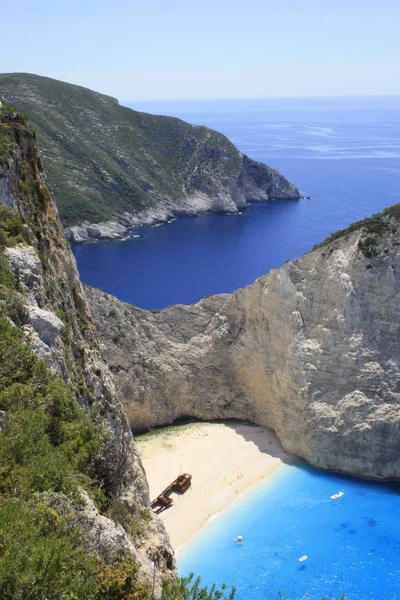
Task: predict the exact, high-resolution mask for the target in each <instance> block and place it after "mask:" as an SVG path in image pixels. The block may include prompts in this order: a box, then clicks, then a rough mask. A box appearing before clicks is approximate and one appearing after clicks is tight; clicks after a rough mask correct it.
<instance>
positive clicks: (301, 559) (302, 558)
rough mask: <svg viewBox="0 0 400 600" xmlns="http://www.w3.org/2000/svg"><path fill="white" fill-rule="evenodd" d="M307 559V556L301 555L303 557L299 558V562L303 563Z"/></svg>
mask: <svg viewBox="0 0 400 600" xmlns="http://www.w3.org/2000/svg"><path fill="white" fill-rule="evenodd" d="M307 558H308V556H307V554H303V556H300V558H299V562H304V561H305V560H307Z"/></svg>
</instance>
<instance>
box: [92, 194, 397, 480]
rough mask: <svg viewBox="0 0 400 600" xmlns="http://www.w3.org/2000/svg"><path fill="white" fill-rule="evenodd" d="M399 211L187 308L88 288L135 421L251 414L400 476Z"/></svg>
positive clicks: (330, 461)
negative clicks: (150, 305) (159, 306)
mask: <svg viewBox="0 0 400 600" xmlns="http://www.w3.org/2000/svg"><path fill="white" fill-rule="evenodd" d="M399 216H400V210H399V207H398V206H396V207H393V208H392V209H390V210H388V211H386V213H385V214H383V215H379V216H375V217H374V218H372V219H370V220H367V221H365V222H362V223H359V224H356V225H355V226H352V227H350V228H349V230H348V231H347V232H346V231H344V232H340V234H338V235H337V236H334V238H337V239H332V240H330V241H329V240H328V242H327V243H326V244H323V245H321V247H319V248H317V249H315V250H314V251H313V252H311V253H309V254H306V255H304V256H303V257H301V258H299V259H298V260H295V261H293V262H288V263H286V264H285V265H284V266H283V267H281V268H280V269H274V270H272V271H271V272H270V273H269V274H268V275H265V276H263V277H260V278H259V279H257V280H256V281H255V282H254V283H253V284H252V285H250V286H248V287H246V288H244V289H241V290H238V291H236V292H235V293H233V294H229V295H226V294H224V295H219V296H212V297H208V298H205V299H203V300H201V301H200V302H199V303H197V304H194V305H192V306H183V305H178V306H173V307H170V308H167V309H165V310H162V311H160V312H148V311H144V310H139V309H137V308H135V307H133V306H131V305H128V304H125V303H123V302H120V301H119V300H117V299H115V298H113V297H110V296H108V295H107V294H104V293H102V292H101V291H99V290H94V289H88V290H87V297H88V299H89V303H90V306H91V310H92V314H93V315H94V320H95V324H96V326H97V328H98V331H99V332H100V338H101V341H102V355H103V358H104V359H105V360H106V362H107V363H108V365H109V366H110V369H111V371H112V372H113V374H114V376H115V381H116V386H117V389H118V392H119V395H120V397H121V399H122V401H123V403H124V405H125V409H126V411H127V414H128V418H129V421H130V425H131V427H132V428H133V429H134V430H140V429H145V428H148V427H153V426H158V425H165V424H167V423H172V422H173V421H174V420H176V419H178V418H180V417H185V416H191V417H196V418H199V419H204V420H214V419H226V418H236V419H247V420H250V421H252V422H254V423H257V424H259V425H264V426H267V427H270V428H271V429H273V430H274V431H275V432H276V434H277V435H278V437H279V439H280V440H281V442H282V444H283V446H284V448H285V450H287V451H288V452H290V453H293V454H297V455H299V456H302V457H304V458H305V459H307V460H308V461H309V462H310V463H312V464H314V465H316V466H318V467H322V468H324V469H331V470H335V471H339V472H343V473H349V474H352V475H357V476H361V477H367V478H375V479H400V452H399V451H400V335H399V332H400V315H399V310H398V307H399V302H400V228H399Z"/></svg>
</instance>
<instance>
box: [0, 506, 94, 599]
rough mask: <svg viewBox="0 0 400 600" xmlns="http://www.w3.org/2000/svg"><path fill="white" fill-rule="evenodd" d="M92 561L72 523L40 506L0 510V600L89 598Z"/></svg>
mask: <svg viewBox="0 0 400 600" xmlns="http://www.w3.org/2000/svg"><path fill="white" fill-rule="evenodd" d="M94 568H95V561H94V559H93V558H92V557H90V556H88V555H87V554H86V553H85V552H84V550H83V549H82V545H81V536H80V534H79V532H78V531H77V530H76V529H75V527H74V526H73V523H72V519H70V518H68V517H61V516H60V515H58V514H57V513H56V512H55V511H54V510H52V509H50V508H49V507H48V506H46V505H45V504H39V505H38V506H36V507H34V506H32V505H29V504H25V503H24V502H22V501H21V500H16V499H13V500H9V501H7V502H4V503H3V504H1V505H0V596H1V598H4V599H5V598H10V600H11V599H12V600H43V599H45V598H46V599H47V600H61V599H65V600H67V599H70V600H73V599H76V600H78V599H79V600H84V599H89V598H93V597H94V593H95V582H94V580H93V577H92V572H93V570H94Z"/></svg>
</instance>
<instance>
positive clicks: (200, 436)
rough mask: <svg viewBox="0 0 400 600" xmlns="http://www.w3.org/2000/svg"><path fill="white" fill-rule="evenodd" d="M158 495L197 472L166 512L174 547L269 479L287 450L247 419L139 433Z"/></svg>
mask: <svg viewBox="0 0 400 600" xmlns="http://www.w3.org/2000/svg"><path fill="white" fill-rule="evenodd" d="M136 443H137V447H138V450H139V454H140V457H141V459H142V462H143V466H144V468H145V471H146V474H147V478H148V481H149V486H150V496H151V499H152V500H153V499H155V498H156V497H157V496H158V494H160V492H162V490H163V489H165V488H166V487H167V486H168V485H169V484H170V483H171V482H172V481H173V480H174V479H175V478H176V477H177V476H178V475H179V474H180V473H190V474H191V475H192V477H193V479H192V486H191V488H190V489H189V490H188V491H187V492H186V493H185V494H183V495H178V494H175V493H173V494H172V496H171V497H172V498H173V505H172V507H170V508H168V509H167V510H165V511H164V512H162V513H161V515H160V516H161V519H162V520H163V521H164V523H165V526H166V529H167V531H168V533H169V535H170V538H171V542H172V545H173V547H174V549H175V550H176V549H178V548H180V547H182V546H183V545H184V544H185V543H186V542H187V541H188V540H189V539H190V538H191V537H192V536H193V535H194V534H195V533H197V532H198V531H199V530H200V529H201V528H202V527H204V525H205V524H206V523H207V521H209V519H211V518H212V517H213V516H215V515H216V514H217V513H219V512H220V511H221V510H223V509H224V508H226V507H227V506H228V505H229V504H230V503H231V502H233V501H234V500H236V499H237V498H238V497H239V496H240V495H242V494H244V493H245V492H248V491H249V490H250V489H252V488H253V487H255V486H256V485H259V484H260V483H261V482H264V481H265V480H266V478H268V477H269V476H271V475H272V474H273V473H274V472H275V471H276V470H277V469H279V467H281V466H282V464H283V463H284V462H292V461H293V460H294V457H292V456H291V455H289V454H287V453H286V452H285V451H284V450H283V448H282V446H281V444H280V442H279V440H278V439H277V437H276V436H275V434H274V433H273V432H272V431H271V430H269V429H266V428H264V427H256V426H251V425H243V424H223V423H191V424H186V425H178V426H173V427H169V428H166V429H161V430H155V431H152V432H150V433H149V434H145V435H143V436H138V437H137V438H136Z"/></svg>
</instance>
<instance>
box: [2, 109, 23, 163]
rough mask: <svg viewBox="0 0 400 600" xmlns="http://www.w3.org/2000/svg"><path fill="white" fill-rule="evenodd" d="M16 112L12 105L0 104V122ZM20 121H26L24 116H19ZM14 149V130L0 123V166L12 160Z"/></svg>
mask: <svg viewBox="0 0 400 600" xmlns="http://www.w3.org/2000/svg"><path fill="white" fill-rule="evenodd" d="M14 112H18V111H17V109H16V108H15V106H14V105H13V104H10V103H9V102H2V106H1V107H0V121H1V120H2V119H4V117H5V115H7V114H8V113H14ZM20 117H21V118H22V119H26V115H25V114H21V115H20ZM14 148H15V129H14V127H12V126H11V127H10V126H9V125H7V124H6V125H4V124H1V123H0V165H2V164H3V165H4V164H6V163H8V162H9V160H10V158H12V155H13V151H14Z"/></svg>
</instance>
